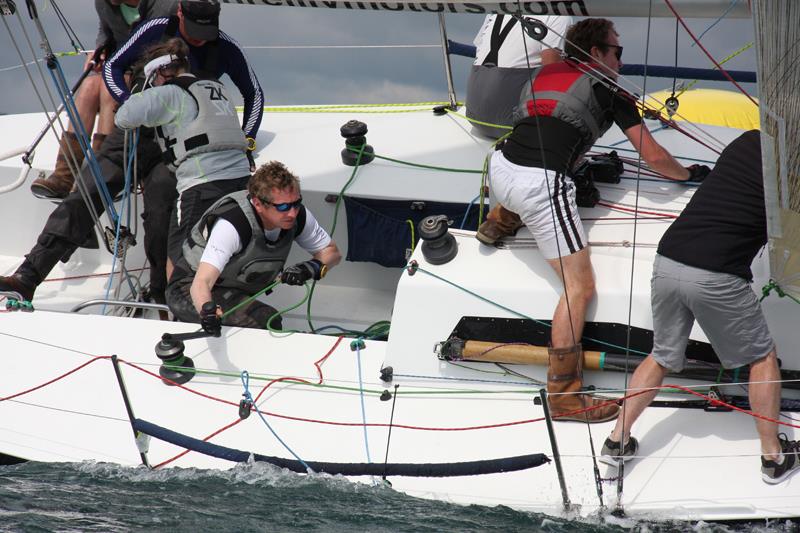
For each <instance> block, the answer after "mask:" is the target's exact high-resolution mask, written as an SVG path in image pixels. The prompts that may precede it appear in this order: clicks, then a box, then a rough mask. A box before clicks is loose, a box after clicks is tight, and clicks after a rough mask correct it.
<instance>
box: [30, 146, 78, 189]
mask: <svg viewBox="0 0 800 533" xmlns="http://www.w3.org/2000/svg"><path fill="white" fill-rule="evenodd" d="M70 148H71V149H72V152H70ZM70 154H72V155H70ZM72 156H74V157H75V163H76V165H77V168H80V166H81V163H83V150H81V144H80V141H78V137H77V136H76V135H75V134H74V133H72V132H71V131H65V132H64V135H62V136H61V142H60V143H59V149H58V156H57V157H56V168H55V170H53V173H52V174H50V175H49V176H47V178H37V179H35V180H33V183H31V192H32V193H33V194H34V195H35V196H38V197H39V198H64V197H65V196H66V195H68V194H69V192H70V191H71V190H72V186H73V185H74V183H75V177H74V176H73V175H72V170H70V166H69V163H68V162H67V161H68V160H69V158H70V157H72Z"/></svg>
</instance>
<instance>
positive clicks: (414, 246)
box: [406, 218, 417, 254]
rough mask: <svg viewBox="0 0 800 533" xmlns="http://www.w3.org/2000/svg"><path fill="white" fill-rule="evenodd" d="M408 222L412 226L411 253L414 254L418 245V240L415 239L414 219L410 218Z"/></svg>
mask: <svg viewBox="0 0 800 533" xmlns="http://www.w3.org/2000/svg"><path fill="white" fill-rule="evenodd" d="M406 222H408V225H409V226H410V227H411V253H412V254H413V253H414V250H415V249H416V247H417V241H416V239H414V221H413V220H411V219H410V218H408V219H406Z"/></svg>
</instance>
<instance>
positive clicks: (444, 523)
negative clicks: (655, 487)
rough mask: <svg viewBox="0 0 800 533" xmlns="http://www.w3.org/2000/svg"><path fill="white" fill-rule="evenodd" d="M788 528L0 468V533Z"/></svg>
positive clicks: (62, 467) (340, 490) (84, 467)
mask: <svg viewBox="0 0 800 533" xmlns="http://www.w3.org/2000/svg"><path fill="white" fill-rule="evenodd" d="M712 488H713V485H712V486H710V489H712ZM520 489H521V490H524V487H520ZM797 530H798V524H797V523H791V522H787V521H773V522H770V523H763V522H761V523H759V524H747V525H735V526H732V525H722V524H709V523H704V522H699V523H689V522H641V521H640V522H636V521H633V520H626V519H618V518H613V517H608V518H606V519H600V518H594V519H589V520H581V521H568V520H563V519H559V518H553V517H548V516H545V515H541V514H535V513H524V512H519V511H515V510H513V509H510V508H508V507H502V506H499V507H484V506H478V505H470V506H466V507H464V506H459V505H454V504H448V503H442V502H437V501H431V500H424V499H419V498H413V497H410V496H407V495H404V494H401V493H399V492H396V491H394V490H392V489H391V488H389V487H387V486H385V485H383V484H380V483H377V484H375V485H369V484H363V483H353V482H350V481H348V480H346V479H343V478H339V477H330V476H322V475H312V476H304V475H298V474H293V473H291V472H288V471H285V470H281V469H279V468H276V467H273V466H271V465H266V464H262V463H256V464H244V465H239V466H236V467H234V468H233V469H231V470H227V471H218V470H198V469H179V468H168V469H164V470H159V471H151V470H147V469H145V468H143V467H139V468H129V467H121V466H117V465H111V464H102V463H61V464H52V463H48V464H45V463H23V464H19V465H13V466H2V467H0V531H3V532H6V531H24V532H29V531H42V532H49V531H102V532H111V531H169V532H176V531H191V532H193V533H198V532H201V531H282V532H283V531H288V532H294V531H325V532H329V531H347V532H349V533H352V532H360V531H369V532H394V531H436V532H438V531H458V532H473V531H474V532H484V531H509V532H510V531H547V532H567V531H569V532H575V531H581V532H584V531H586V532H622V531H637V532H642V533H645V532H647V533H649V532H653V533H655V532H672V531H675V532H678V531H695V532H728V531H797Z"/></svg>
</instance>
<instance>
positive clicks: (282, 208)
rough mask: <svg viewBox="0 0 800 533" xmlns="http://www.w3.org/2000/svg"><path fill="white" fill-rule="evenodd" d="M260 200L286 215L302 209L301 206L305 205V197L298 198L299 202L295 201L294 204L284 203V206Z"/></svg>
mask: <svg viewBox="0 0 800 533" xmlns="http://www.w3.org/2000/svg"><path fill="white" fill-rule="evenodd" d="M259 200H260V201H261V203H262V204H264V205H271V206H272V207H274V208H275V210H276V211H278V212H279V213H285V212H287V211H289V210H290V209H292V208H296V209H300V206H301V205H303V197H302V196H301V197H300V198H298V199H297V200H295V201H294V202H284V203H282V204H276V203H273V202H269V201H267V200H264V199H263V198H259Z"/></svg>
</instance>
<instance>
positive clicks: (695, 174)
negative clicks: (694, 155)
mask: <svg viewBox="0 0 800 533" xmlns="http://www.w3.org/2000/svg"><path fill="white" fill-rule="evenodd" d="M686 170H688V171H689V179H688V180H686V181H691V182H693V183H702V182H703V180H704V179H706V176H708V174H709V173H710V172H711V169H710V168H708V167H707V166H706V165H698V164H696V163H695V164H694V165H690V166H688V167H686Z"/></svg>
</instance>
